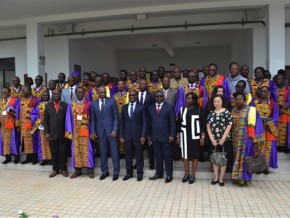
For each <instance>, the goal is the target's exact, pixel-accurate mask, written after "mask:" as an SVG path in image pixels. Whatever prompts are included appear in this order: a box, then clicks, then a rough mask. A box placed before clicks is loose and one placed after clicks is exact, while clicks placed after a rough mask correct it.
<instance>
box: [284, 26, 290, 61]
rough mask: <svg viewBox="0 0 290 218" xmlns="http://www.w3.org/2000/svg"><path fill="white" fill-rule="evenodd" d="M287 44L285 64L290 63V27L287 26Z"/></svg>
mask: <svg viewBox="0 0 290 218" xmlns="http://www.w3.org/2000/svg"><path fill="white" fill-rule="evenodd" d="M285 34H286V36H285V45H286V48H285V50H286V56H285V64H286V65H290V28H286V30H285Z"/></svg>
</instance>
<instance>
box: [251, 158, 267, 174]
mask: <svg viewBox="0 0 290 218" xmlns="http://www.w3.org/2000/svg"><path fill="white" fill-rule="evenodd" d="M245 161H246V168H247V171H248V173H249V174H255V173H261V172H263V171H265V170H267V169H268V165H267V162H266V158H265V156H264V154H262V153H260V154H259V156H258V157H256V158H255V157H252V156H248V157H245Z"/></svg>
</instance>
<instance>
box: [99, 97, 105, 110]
mask: <svg viewBox="0 0 290 218" xmlns="http://www.w3.org/2000/svg"><path fill="white" fill-rule="evenodd" d="M102 100H104V105H105V104H106V100H105V98H104V99H99V107H100V111H102Z"/></svg>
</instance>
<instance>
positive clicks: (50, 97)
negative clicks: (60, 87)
mask: <svg viewBox="0 0 290 218" xmlns="http://www.w3.org/2000/svg"><path fill="white" fill-rule="evenodd" d="M49 99H52V90H49Z"/></svg>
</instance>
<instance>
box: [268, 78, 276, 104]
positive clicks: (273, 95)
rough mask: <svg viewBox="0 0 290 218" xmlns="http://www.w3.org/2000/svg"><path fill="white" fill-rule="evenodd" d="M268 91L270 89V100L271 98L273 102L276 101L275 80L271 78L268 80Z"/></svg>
mask: <svg viewBox="0 0 290 218" xmlns="http://www.w3.org/2000/svg"><path fill="white" fill-rule="evenodd" d="M269 91H270V98H271V100H273V101H274V102H275V103H277V102H278V93H277V88H276V84H275V82H274V81H272V80H270V81H269Z"/></svg>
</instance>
